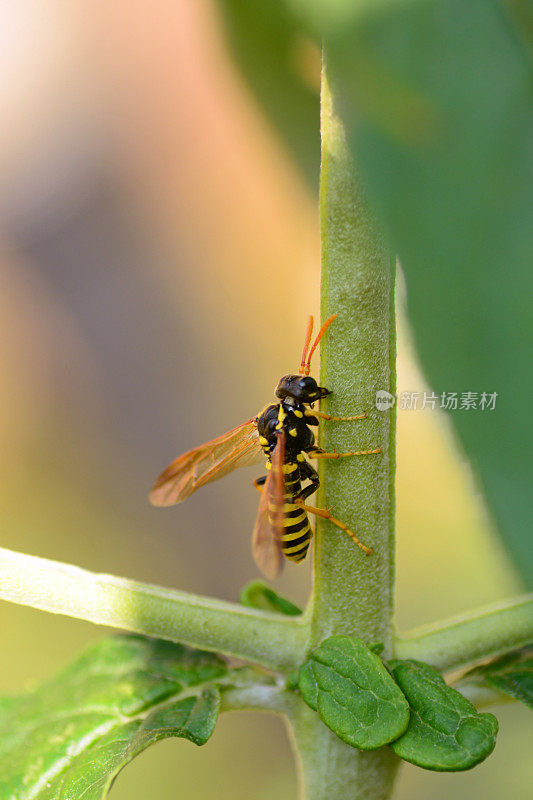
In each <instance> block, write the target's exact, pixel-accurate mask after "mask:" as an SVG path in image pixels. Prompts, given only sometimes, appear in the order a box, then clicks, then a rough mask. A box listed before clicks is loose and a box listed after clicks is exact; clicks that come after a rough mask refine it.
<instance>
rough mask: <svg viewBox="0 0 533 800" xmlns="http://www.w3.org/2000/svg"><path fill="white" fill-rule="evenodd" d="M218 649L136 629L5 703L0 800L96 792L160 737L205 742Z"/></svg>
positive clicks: (103, 793)
mask: <svg viewBox="0 0 533 800" xmlns="http://www.w3.org/2000/svg"><path fill="white" fill-rule="evenodd" d="M226 673H227V666H226V664H225V663H224V662H223V661H222V660H221V659H220V658H218V656H215V655H212V654H209V653H203V652H200V651H195V650H190V649H189V648H187V647H184V646H182V645H178V644H172V643H170V642H163V641H160V640H156V639H147V638H143V637H140V636H116V637H113V638H111V639H106V640H104V641H102V642H99V643H98V644H97V645H95V646H94V647H92V648H91V649H90V650H89V651H88V652H87V653H85V654H84V655H83V656H82V657H81V658H79V659H78V660H77V661H75V662H74V663H73V664H72V665H71V666H69V667H68V668H67V669H66V670H65V671H64V672H63V673H62V674H61V675H59V676H58V677H57V678H55V679H54V680H52V681H50V682H49V683H47V684H45V685H43V686H42V687H40V688H39V689H37V690H36V691H34V692H31V693H28V694H26V695H23V696H20V697H17V698H12V699H10V701H9V702H7V703H6V704H2V706H0V800H12V798H17V800H29V799H30V798H31V799H32V800H67V798H81V797H83V800H100V798H105V797H107V792H108V790H109V788H110V786H111V783H112V782H113V780H114V778H115V777H116V775H117V774H118V772H119V771H120V770H121V769H122V768H123V767H124V766H125V765H126V764H128V763H129V762H130V761H131V760H132V759H133V758H134V757H135V756H136V755H137V754H138V753H140V752H141V751H143V750H144V749H146V748H147V747H149V746H150V745H151V744H153V743H154V742H157V741H158V740H160V739H164V738H167V737H169V736H179V737H183V738H186V739H189V741H191V742H194V743H195V744H198V745H201V744H204V743H205V742H206V741H207V739H208V738H209V736H210V735H211V733H212V732H213V728H214V725H215V722H216V719H217V714H218V709H219V704H220V696H219V692H218V689H217V688H216V685H215V684H214V683H211V682H214V681H216V680H217V679H219V678H221V677H222V676H224V675H225V674H226Z"/></svg>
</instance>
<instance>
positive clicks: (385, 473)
mask: <svg viewBox="0 0 533 800" xmlns="http://www.w3.org/2000/svg"><path fill="white" fill-rule="evenodd" d="M335 98H336V94H335V88H334V87H331V86H330V85H329V82H328V77H327V76H326V69H325V68H324V70H323V75H322V111H321V131H322V166H321V181H320V221H321V234H322V316H323V317H324V318H325V317H328V316H329V315H331V314H333V313H337V314H338V319H337V320H336V321H335V323H334V325H333V326H332V327H331V329H330V331H328V334H327V336H326V337H325V338H324V340H323V346H322V362H321V366H322V369H321V384H322V385H324V386H326V387H327V388H328V389H331V390H332V391H333V394H332V395H331V398H330V399H329V404H328V408H327V411H328V412H331V413H333V414H334V415H339V416H343V415H353V414H356V413H359V412H362V411H366V412H367V413H368V418H367V419H365V420H363V421H361V422H358V423H357V425H356V426H355V425H354V423H349V422H347V423H339V422H329V423H326V425H325V428H324V430H323V432H322V433H323V436H322V440H321V444H322V446H323V447H324V448H325V449H326V450H327V451H336V452H346V451H350V450H354V449H364V450H366V449H371V448H375V447H378V446H380V447H381V448H382V453H381V454H379V455H371V456H361V457H353V458H346V459H340V460H338V461H337V460H332V461H330V462H327V463H324V462H321V464H322V472H321V480H322V489H321V492H320V495H319V503H318V504H319V505H321V506H322V507H324V506H326V507H328V508H331V507H333V509H334V514H335V516H336V517H338V518H339V519H341V520H342V521H343V522H345V523H347V524H348V525H349V526H350V528H351V529H352V530H353V531H354V532H355V533H356V535H357V536H358V537H359V538H360V539H361V540H362V541H363V542H364V543H365V544H366V545H369V546H371V547H372V548H373V549H374V552H373V554H372V555H371V556H368V557H367V556H365V555H364V553H363V552H362V551H361V550H360V549H359V548H358V547H357V546H355V544H354V543H353V541H352V540H351V539H350V538H349V537H348V536H347V535H346V534H345V533H343V532H342V531H340V530H339V529H338V528H336V527H334V526H333V525H332V524H331V523H329V522H322V521H318V524H317V531H316V537H315V583H314V591H313V597H312V601H311V607H310V610H309V611H308V615H309V616H310V621H311V638H310V641H309V646H310V647H312V646H314V645H316V644H317V643H318V642H319V641H321V640H322V639H324V638H325V637H327V636H330V635H332V634H338V633H345V634H355V635H357V636H359V637H361V638H362V639H364V640H365V641H366V642H369V643H373V642H383V644H384V646H385V655H388V654H389V653H390V652H391V650H390V647H391V643H392V626H391V615H392V600H393V579H394V468H395V414H394V410H393V409H392V410H388V411H378V410H376V408H375V407H374V400H375V394H376V391H378V390H385V391H388V392H390V393H394V391H395V356H396V345H395V321H394V277H393V272H392V269H391V261H390V257H389V253H388V251H387V249H386V247H385V244H384V242H383V239H382V237H381V235H380V234H379V232H378V231H377V229H376V226H375V224H374V222H373V220H372V219H371V217H370V215H369V213H368V209H367V207H366V203H365V199H364V194H363V191H362V188H361V185H360V182H359V179H358V177H357V176H356V175H355V174H354V169H353V164H352V162H351V159H350V156H349V153H348V149H347V145H346V141H345V135H344V129H343V126H342V123H341V121H340V119H339V117H338V116H337V109H336V100H335ZM291 723H292V727H293V737H294V742H295V748H296V751H297V755H298V759H299V763H300V766H301V776H302V785H303V788H302V792H303V793H304V794H303V796H304V797H305V800H363V799H364V800H384V798H387V797H388V796H389V794H390V791H391V787H392V783H393V779H394V774H395V771H396V765H397V759H396V758H395V756H394V755H393V754H392V753H391V752H390V751H389V750H388V749H382V750H379V751H374V752H370V753H369V752H362V751H359V750H356V749H354V748H351V747H349V746H348V745H346V744H344V743H343V742H342V741H341V740H340V739H339V738H337V737H336V736H335V735H334V734H333V733H332V732H331V731H329V730H328V729H327V728H326V727H325V726H324V724H323V723H322V722H321V721H320V719H319V717H318V715H317V714H315V713H313V712H312V711H310V710H309V709H308V708H306V707H304V706H303V704H302V703H300V704H299V706H298V707H297V709H296V710H295V712H294V714H293V715H292V717H291Z"/></svg>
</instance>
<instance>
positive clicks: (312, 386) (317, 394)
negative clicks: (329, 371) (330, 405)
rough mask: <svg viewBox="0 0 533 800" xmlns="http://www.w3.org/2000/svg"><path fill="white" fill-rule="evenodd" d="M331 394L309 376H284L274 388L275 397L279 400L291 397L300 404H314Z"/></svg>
mask: <svg viewBox="0 0 533 800" xmlns="http://www.w3.org/2000/svg"><path fill="white" fill-rule="evenodd" d="M328 394H331V392H330V391H329V389H324V387H322V386H319V385H318V384H317V382H316V381H315V379H314V378H311V376H310V375H284V376H283V378H282V379H281V380H280V382H279V383H278V385H277V386H276V397H279V398H280V400H283V399H285V398H286V397H293V398H294V399H295V400H298V401H299V402H300V403H314V402H315V400H320V398H321V397H325V396H326V395H328Z"/></svg>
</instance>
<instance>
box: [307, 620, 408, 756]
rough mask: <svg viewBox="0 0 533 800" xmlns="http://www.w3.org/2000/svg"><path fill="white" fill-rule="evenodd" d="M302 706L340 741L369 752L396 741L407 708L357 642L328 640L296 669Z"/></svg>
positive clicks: (343, 638) (372, 657)
mask: <svg viewBox="0 0 533 800" xmlns="http://www.w3.org/2000/svg"><path fill="white" fill-rule="evenodd" d="M298 685H299V688H300V692H301V693H302V697H303V699H304V700H305V702H306V703H307V704H308V705H309V706H311V708H313V709H314V710H315V711H317V712H318V714H319V716H320V718H321V719H322V721H323V722H324V723H325V724H326V725H327V726H328V728H331V730H332V731H333V732H334V733H336V734H337V736H339V737H340V738H341V739H342V740H343V741H345V742H347V743H348V744H350V745H352V747H358V748H360V749H362V750H374V749H376V748H377V747H382V746H383V745H384V744H387V743H388V742H391V741H392V740H393V739H396V738H397V737H398V736H400V735H401V734H402V733H403V732H404V731H405V729H406V727H407V724H408V722H409V706H408V704H407V701H406V699H405V697H404V696H403V694H402V693H401V691H400V690H399V688H398V686H397V685H396V684H395V682H394V681H393V680H392V678H391V676H390V675H389V673H388V672H387V670H386V668H385V666H384V665H383V663H382V661H381V660H380V658H379V657H378V656H377V655H375V653H373V652H372V651H371V650H370V649H369V648H368V647H367V646H366V645H365V643H364V642H362V641H361V640H360V639H357V638H355V637H350V636H331V637H330V638H329V639H326V640H325V641H323V642H322V643H321V644H319V645H318V647H316V648H315V649H314V650H313V651H312V652H311V653H310V654H309V656H308V658H307V660H306V661H305V663H304V664H303V665H302V666H301V668H300V673H299V677H298Z"/></svg>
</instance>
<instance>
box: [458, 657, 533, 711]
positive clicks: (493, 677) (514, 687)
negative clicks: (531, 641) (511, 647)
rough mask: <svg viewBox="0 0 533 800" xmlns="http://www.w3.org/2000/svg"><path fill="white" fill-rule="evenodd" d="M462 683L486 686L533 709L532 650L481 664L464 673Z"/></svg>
mask: <svg viewBox="0 0 533 800" xmlns="http://www.w3.org/2000/svg"><path fill="white" fill-rule="evenodd" d="M463 683H467V684H468V683H474V684H476V685H478V686H487V687H491V688H492V689H497V690H498V691H499V692H503V693H504V694H507V695H509V696H510V697H512V698H513V699H514V700H519V701H520V702H521V703H525V704H526V705H527V706H529V708H531V709H533V648H531V647H527V648H524V649H522V650H517V651H515V652H513V653H507V654H506V655H505V656H502V657H501V658H496V659H494V660H493V661H489V662H488V663H487V664H482V665H481V666H479V667H476V668H475V669H473V670H470V671H469V672H467V673H465V675H463V677H462V678H461V681H460V685H461V686H462V685H463Z"/></svg>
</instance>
